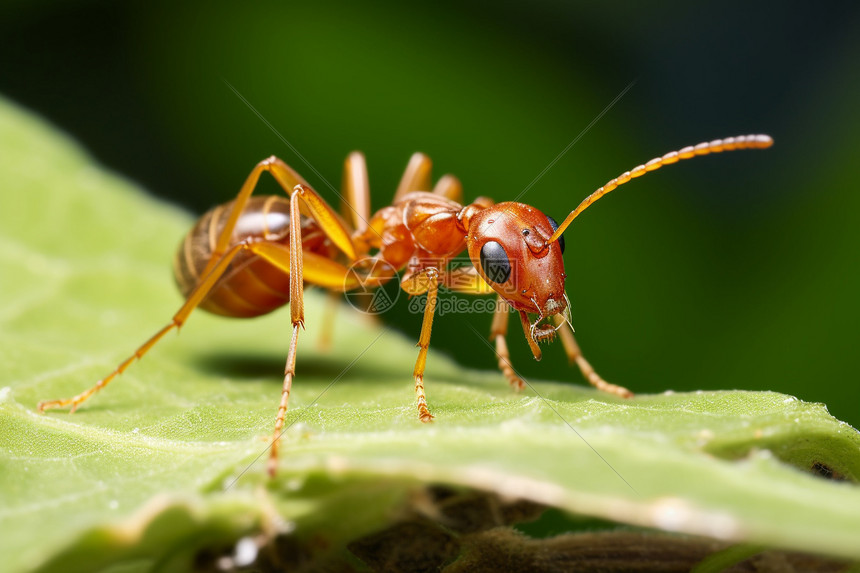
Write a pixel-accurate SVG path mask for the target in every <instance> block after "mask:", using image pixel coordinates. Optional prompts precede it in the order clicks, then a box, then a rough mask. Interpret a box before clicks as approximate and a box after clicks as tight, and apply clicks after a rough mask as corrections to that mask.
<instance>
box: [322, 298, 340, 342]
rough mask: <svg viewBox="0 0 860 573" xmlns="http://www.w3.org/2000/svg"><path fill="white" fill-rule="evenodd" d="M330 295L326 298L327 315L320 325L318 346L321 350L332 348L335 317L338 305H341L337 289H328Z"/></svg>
mask: <svg viewBox="0 0 860 573" xmlns="http://www.w3.org/2000/svg"><path fill="white" fill-rule="evenodd" d="M327 295H328V296H326V299H325V315H323V321H322V324H321V325H320V337H319V339H318V340H317V348H319V349H320V350H328V349H329V348H331V338H332V330H333V329H334V317H335V314H336V313H337V307H338V305H340V293H339V292H336V291H328V293H327Z"/></svg>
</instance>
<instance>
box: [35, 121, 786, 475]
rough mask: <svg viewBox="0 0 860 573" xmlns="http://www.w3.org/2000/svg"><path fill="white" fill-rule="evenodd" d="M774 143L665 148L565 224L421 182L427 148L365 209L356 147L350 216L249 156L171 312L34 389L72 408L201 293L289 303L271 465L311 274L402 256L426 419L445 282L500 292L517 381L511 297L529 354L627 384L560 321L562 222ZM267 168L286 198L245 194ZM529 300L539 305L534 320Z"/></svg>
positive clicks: (344, 279)
mask: <svg viewBox="0 0 860 573" xmlns="http://www.w3.org/2000/svg"><path fill="white" fill-rule="evenodd" d="M772 143H773V140H772V139H771V138H770V137H768V136H766V135H747V136H740V137H729V138H726V139H717V140H715V141H711V142H706V143H700V144H699V145H696V146H691V147H685V148H683V149H681V150H679V151H673V152H671V153H667V154H666V155H663V156H662V157H658V158H656V159H652V160H651V161H649V162H648V163H646V164H644V165H640V166H638V167H636V168H634V169H632V170H631V171H627V172H625V173H624V174H622V175H620V176H619V177H616V178H615V179H612V180H611V181H609V182H608V183H607V184H606V185H604V186H603V187H601V188H600V189H598V190H597V191H595V192H594V193H592V194H591V195H589V196H588V197H587V198H586V199H585V200H584V201H582V203H580V204H579V206H578V207H577V208H576V209H574V210H573V211H572V212H571V213H570V215H568V216H567V218H565V219H564V221H562V223H561V224H558V223H556V221H554V220H553V219H552V218H550V217H548V216H547V215H545V214H543V213H542V212H540V211H538V210H537V209H535V208H534V207H530V206H528V205H525V204H523V203H515V202H505V203H497V204H494V203H493V201H492V200H491V199H488V198H486V197H479V198H478V199H476V200H475V201H474V202H473V203H471V204H470V205H466V206H463V205H462V186H461V184H460V182H459V181H458V180H457V179H456V178H455V177H453V176H451V175H445V176H444V177H442V178H441V179H440V180H439V181H438V183H436V185H435V187H433V188H432V191H429V192H428V191H426V190H427V189H430V185H431V177H430V167H431V162H430V159H429V158H428V157H427V156H425V155H423V154H421V153H416V154H414V155H413V156H412V159H411V160H410V162H409V165H408V166H407V168H406V172H405V173H404V174H403V178H402V179H401V181H400V185H399V186H398V188H397V192H396V193H395V195H394V201H393V202H392V204H391V205H389V206H387V207H383V208H382V209H380V210H379V211H377V212H376V213H374V214H373V215H372V216H371V215H370V191H369V185H368V178H367V168H366V165H365V161H364V156H363V155H362V154H361V153H358V152H353V153H351V154H350V155H349V156H348V157H347V159H346V163H345V165H344V178H343V188H344V193H345V195H346V197H345V199H344V206H345V207H346V208H347V209H348V215H349V218H350V219H351V227H352V230H350V226H349V225H348V224H347V223H346V222H344V221H343V220H342V219H341V218H340V217H339V216H338V215H337V214H336V213H335V212H334V210H333V209H332V208H331V207H330V206H329V205H328V204H327V203H326V202H325V201H324V200H323V199H322V198H321V197H320V196H319V195H318V194H317V192H316V191H314V190H313V189H312V188H311V186H310V185H309V184H308V183H307V182H306V181H305V180H304V179H303V178H302V177H301V176H300V175H299V174H298V173H296V172H295V171H294V170H293V169H292V168H291V167H290V166H288V165H287V164H286V163H284V162H283V161H281V160H280V159H278V158H277V157H270V158H268V159H265V160H264V161H261V162H260V163H258V164H257V166H256V167H254V169H253V171H251V174H250V175H249V176H248V178H247V180H246V181H245V183H244V185H243V186H242V188H241V190H240V191H239V194H238V195H237V196H236V199H235V200H233V201H231V202H229V203H225V204H223V205H219V206H218V207H215V208H214V209H212V210H210V211H209V212H207V213H206V214H205V215H203V216H202V217H201V218H200V220H199V221H198V222H197V224H196V225H195V226H194V228H192V229H191V231H189V233H188V234H187V235H186V237H185V240H184V241H183V242H182V244H181V245H180V247H179V250H178V252H177V254H176V257H175V259H174V265H173V267H174V275H175V277H176V281H177V283H178V285H179V288H180V290H181V291H182V293H183V295H184V296H185V297H186V300H185V304H183V305H182V307H181V308H180V309H179V311H178V312H177V313H176V314H175V315H174V316H173V320H172V321H171V322H170V323H169V324H168V325H167V326H165V327H164V328H162V329H161V330H159V331H158V332H157V333H156V334H155V335H154V336H152V338H150V339H149V340H147V341H146V342H145V343H144V344H143V345H142V346H141V347H140V348H138V349H137V350H136V351H135V353H134V354H132V355H131V356H130V357H129V358H127V359H126V360H125V361H123V362H122V363H120V364H119V366H118V367H117V368H116V369H115V370H114V371H113V372H111V373H110V374H108V375H107V376H106V377H105V378H103V379H101V380H99V381H98V383H97V384H96V385H95V386H93V387H92V388H90V389H88V390H86V391H85V392H82V393H81V394H78V395H77V396H75V397H73V398H68V399H63V400H50V401H44V402H40V403H39V405H38V409H39V410H40V411H43V410H46V409H49V408H61V407H64V406H69V405H71V411H74V410H75V409H76V408H77V407H78V406H79V405H80V404H81V403H82V402H84V401H85V400H86V399H87V398H89V397H90V396H92V395H93V394H95V393H96V392H98V391H99V390H101V389H102V388H104V387H105V386H107V384H108V383H109V382H110V381H111V380H113V379H114V378H115V377H116V376H117V375H119V374H122V372H123V371H125V369H126V368H128V366H129V365H130V364H131V363H132V362H134V361H135V360H137V359H139V358H141V357H142V356H143V355H144V354H146V352H148V351H149V349H150V348H152V346H154V345H155V343H156V342H158V341H159V340H160V339H161V338H162V337H163V336H164V335H165V334H166V333H167V332H169V331H171V330H173V329H174V328H176V329H178V328H179V327H181V326H182V325H183V324H184V323H185V321H186V320H187V318H188V315H190V314H191V311H193V310H194V309H195V308H197V307H198V306H199V307H200V308H203V309H205V310H208V311H210V312H214V313H216V314H221V315H225V316H234V317H252V316H259V315H262V314H266V313H268V312H271V311H273V310H275V309H276V308H279V307H281V306H283V305H285V304H287V303H289V304H290V317H291V321H292V331H293V332H292V338H291V340H290V348H289V352H288V354H287V363H286V368H285V374H284V386H283V391H282V394H281V403H280V407H279V408H278V414H277V419H276V422H275V430H274V434H273V439H272V449H271V454H270V458H269V473H270V474H272V475H274V473H275V469H276V467H277V456H278V439H279V437H280V434H281V429H282V428H283V425H284V416H285V414H286V411H287V402H288V400H289V397H290V389H291V387H292V383H293V377H294V376H295V366H296V346H297V344H298V339H299V329H300V327H302V328H304V319H305V317H304V299H303V292H304V285H305V283H308V284H312V285H317V286H321V287H323V288H325V289H328V290H330V291H334V292H343V291H348V290H351V289H354V288H357V287H359V286H367V285H371V286H379V285H381V284H382V283H385V282H387V281H389V280H391V279H393V278H394V277H395V275H396V272H397V271H400V270H403V269H406V272H405V274H404V275H403V277H402V278H401V279H400V286H401V287H402V288H403V290H405V291H406V292H407V293H409V294H410V295H420V294H424V293H426V294H427V301H426V306H425V308H424V320H423V323H422V326H421V335H420V337H419V339H418V346H419V351H418V359H417V361H416V363H415V370H414V372H413V378H414V380H415V393H416V394H417V398H418V417H419V418H420V419H421V421H422V422H429V421H431V420H432V419H433V415H432V414H431V413H430V410H429V408H428V407H427V399H426V397H425V394H424V366H425V364H426V361H427V349H428V347H429V344H430V331H431V328H432V325H433V315H434V310H435V308H436V300H437V294H438V288H439V284H440V283H442V284H443V285H445V286H447V287H448V288H450V289H451V290H454V291H456V292H461V293H468V294H490V293H492V292H496V293H497V294H498V297H499V303H500V304H498V305H496V311H495V314H494V316H493V322H492V327H491V334H490V336H491V339H493V340H494V341H495V344H496V352H497V354H498V363H499V368H500V369H501V371H502V372H503V373H504V375H505V377H506V378H507V379H508V381H509V382H510V383H511V385H512V386H513V387H514V388H516V389H520V388H522V387H523V381H522V380H521V379H520V378H519V377H518V376H517V375H516V374H515V372H514V370H513V368H512V367H511V365H510V356H509V354H508V348H507V344H506V342H505V335H506V334H507V326H508V316H509V307H513V309H514V310H516V311H517V312H518V313H519V317H520V322H521V324H522V327H523V332H524V333H525V338H526V342H528V345H529V347H530V348H531V351H532V354H533V355H534V357H535V359H536V360H540V358H541V350H540V348H539V347H538V344H539V343H542V342H549V341H551V340H552V339H553V338H554V337H555V335H556V333H558V334H559V336H560V338H561V341H562V344H563V346H564V349H565V352H566V353H567V355H568V358H569V359H570V360H571V361H572V362H573V361H575V362H576V363H577V364H578V366H579V368H580V370H581V371H582V374H583V376H585V378H586V379H587V380H588V381H589V382H590V383H591V384H593V385H594V386H596V387H597V388H599V389H600V390H603V391H606V392H609V393H612V394H615V395H617V396H621V397H624V398H629V397H630V396H632V395H633V394H632V393H631V392H630V391H629V390H627V389H626V388H622V387H621V386H616V385H614V384H610V383H608V382H606V381H605V380H603V378H601V377H600V376H599V375H598V374H597V373H596V372H595V371H594V368H592V367H591V365H590V364H589V363H588V361H586V360H585V358H584V357H583V356H582V352H581V351H580V349H579V347H578V346H577V344H576V341H575V339H574V337H573V332H572V329H568V328H561V327H562V326H563V325H564V324H565V322H568V323H569V319H568V317H566V316H565V312H566V310H567V309H568V308H569V306H570V305H569V302H568V300H567V296H566V295H565V290H564V280H565V277H566V275H565V272H564V261H563V259H562V253H563V252H564V238H563V237H562V233H563V232H564V230H565V229H566V228H567V227H568V225H570V223H571V222H572V221H573V220H574V219H575V218H576V217H577V216H578V215H579V214H580V213H582V211H584V210H585V209H587V208H588V206H589V205H591V204H592V203H594V202H595V201H597V200H598V199H600V198H601V197H603V196H604V195H606V194H607V193H609V192H610V191H612V190H613V189H615V188H616V187H618V186H619V185H623V184H624V183H627V182H628V181H630V180H631V179H634V178H636V177H639V176H641V175H644V174H645V173H647V172H648V171H654V170H656V169H659V168H660V167H662V166H664V165H669V164H671V163H676V162H678V161H680V160H682V159H690V158H692V157H695V156H697V155H707V154H709V153H719V152H722V151H732V150H736V149H763V148H767V147H770V146H771V145H772ZM263 171H268V172H269V173H271V175H272V176H273V177H274V178H275V180H276V181H277V182H278V184H279V185H280V186H281V187H282V188H283V189H284V191H285V192H286V193H287V195H288V196H289V200H288V199H287V198H285V197H281V196H279V195H269V196H257V197H251V194H252V192H253V191H254V188H255V187H256V185H257V180H258V179H259V177H260V174H261V173H263ZM464 249H466V250H468V252H469V257H470V258H471V260H472V264H473V265H474V266H472V267H466V268H458V269H454V270H449V269H448V262H449V261H450V260H451V259H452V258H453V257H455V256H457V255H458V254H460V253H461V252H462V251H463V250H464ZM371 252H373V254H372V255H371V254H370V253H371ZM380 263H381V264H380ZM347 265H350V266H347ZM356 268H357V269H359V270H360V271H361V272H362V273H363V276H361V275H360V274H359V273H357V272H355V269H356ZM292 278H295V279H296V280H291V279H292ZM530 314H531V315H537V318H536V319H535V320H534V321H532V320H531V319H530V318H529V315H530ZM548 321H551V322H548Z"/></svg>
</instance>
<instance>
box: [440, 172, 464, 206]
mask: <svg viewBox="0 0 860 573" xmlns="http://www.w3.org/2000/svg"><path fill="white" fill-rule="evenodd" d="M433 194H434V195H441V196H442V197H445V198H447V199H451V200H452V201H456V202H457V203H462V202H463V184H462V183H460V180H459V179H457V178H456V177H454V176H453V175H443V176H442V177H441V178H440V179H439V181H437V182H436V185H435V186H434V187H433Z"/></svg>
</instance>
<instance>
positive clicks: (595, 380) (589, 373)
mask: <svg viewBox="0 0 860 573" xmlns="http://www.w3.org/2000/svg"><path fill="white" fill-rule="evenodd" d="M553 321H554V322H555V324H556V326H558V333H559V336H560V338H561V344H562V346H564V352H565V354H567V360H568V362H570V363H571V364H573V363H574V362H576V365H577V366H579V370H580V371H581V372H582V375H583V377H585V379H586V380H588V383H589V384H591V385H592V386H594V387H595V388H597V389H598V390H601V391H603V392H606V393H608V394H614V395H616V396H618V397H620V398H632V397H633V392H631V391H630V390H628V389H627V388H625V387H623V386H618V385H617V384H611V383H609V382H607V381H606V380H604V379H603V378H602V377H601V376H600V374H598V373H597V372H595V371H594V368H593V367H592V366H591V364H590V363H589V362H588V360H586V359H585V356H583V355H582V350H580V349H579V344H577V343H576V339H575V338H574V337H573V332H572V331H571V330H570V328H569V327H567V325H566V322H565V320H564V317H562V316H561V315H558V314H557V315H556V316H555V318H554V319H553Z"/></svg>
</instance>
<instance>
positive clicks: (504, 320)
mask: <svg viewBox="0 0 860 573" xmlns="http://www.w3.org/2000/svg"><path fill="white" fill-rule="evenodd" d="M510 312H511V307H509V306H508V303H506V302H505V299H503V298H502V297H501V296H500V297H498V299H497V301H496V309H495V311H494V312H493V324H492V326H490V340H491V341H495V343H496V355H497V356H498V359H499V361H498V364H499V370H501V371H502V374H504V375H505V378H507V379H508V382H509V383H510V385H511V388H513V389H514V390H516V391H518V392H519V391H520V390H522V389H523V388H525V387H526V384H525V382H523V379H522V378H520V377H519V376H517V374H516V372H514V368H513V366H512V365H511V354H510V352H508V343H507V342H506V341H505V336H507V334H508V317H509V316H510Z"/></svg>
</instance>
